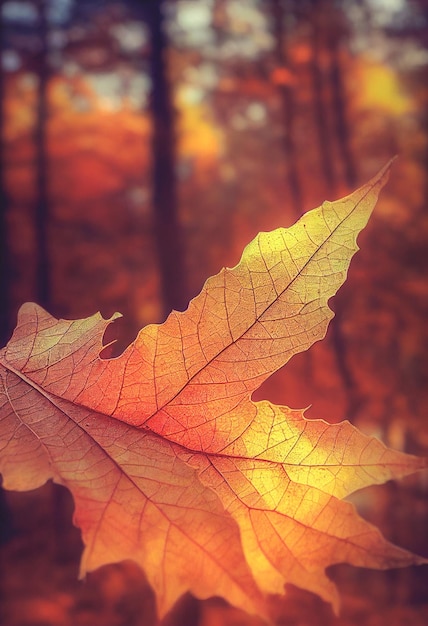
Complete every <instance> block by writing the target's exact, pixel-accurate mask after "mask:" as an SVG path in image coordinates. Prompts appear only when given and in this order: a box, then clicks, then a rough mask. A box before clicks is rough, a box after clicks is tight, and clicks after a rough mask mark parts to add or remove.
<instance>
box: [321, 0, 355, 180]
mask: <svg viewBox="0 0 428 626" xmlns="http://www.w3.org/2000/svg"><path fill="white" fill-rule="evenodd" d="M327 10H328V11H330V13H331V15H332V17H333V18H334V16H335V17H336V19H332V23H331V24H330V28H328V29H327V46H328V50H329V54H330V84H331V94H332V109H333V119H334V121H335V130H336V137H337V142H338V147H339V156H340V160H341V162H342V165H343V171H344V177H345V182H346V185H347V186H348V187H349V188H350V189H353V188H354V187H355V186H356V185H357V175H356V171H355V164H354V158H353V155H352V150H351V133H350V128H349V124H348V120H347V116H346V93H345V85H344V80H343V71H342V67H341V63H340V42H341V40H342V38H343V32H342V29H343V15H342V14H341V12H340V11H341V10H340V8H336V7H334V5H333V4H332V3H331V2H328V5H327ZM334 25H336V29H334V28H333V27H334Z"/></svg>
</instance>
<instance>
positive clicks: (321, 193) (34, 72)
mask: <svg viewBox="0 0 428 626" xmlns="http://www.w3.org/2000/svg"><path fill="white" fill-rule="evenodd" d="M0 31H1V59H2V73H1V81H0V144H1V145H0V154H1V158H0V193H1V224H0V236H1V242H0V250H1V266H0V283H1V284H0V288H1V298H0V307H1V309H0V316H1V320H0V321H1V339H2V342H3V344H4V343H5V342H6V341H7V340H8V338H9V336H10V334H11V332H12V329H13V326H14V324H15V320H16V313H17V310H18V308H19V306H20V305H21V304H22V303H23V302H25V301H28V300H33V301H36V302H38V303H39V304H41V305H43V306H44V307H45V308H47V309H48V310H49V311H50V312H51V313H52V314H54V315H56V316H58V317H65V318H79V317H83V316H87V315H90V314H92V313H94V312H95V311H97V310H101V312H102V313H103V315H104V316H110V315H111V314H112V313H113V312H115V311H120V312H121V313H122V314H123V318H122V320H121V321H119V322H115V323H114V324H113V325H112V326H113V327H112V329H111V334H112V336H115V337H116V338H117V340H118V341H117V343H116V346H115V350H116V353H118V352H120V351H121V350H122V349H123V347H124V346H125V345H127V343H128V342H129V341H131V340H132V339H133V337H135V335H136V333H137V332H138V330H139V329H140V328H141V327H142V326H143V325H145V324H147V323H151V322H161V321H163V320H164V319H165V317H166V315H167V314H168V312H169V311H170V310H171V309H172V308H175V309H178V310H184V308H185V307H186V305H187V303H188V301H189V299H190V298H191V297H193V296H194V295H196V294H197V293H198V292H199V290H200V288H201V286H202V284H203V282H204V280H205V279H206V278H207V277H208V276H210V275H211V274H214V273H216V272H217V271H218V270H219V269H220V268H221V267H222V266H224V265H226V266H232V265H234V264H236V263H237V261H238V260H239V257H240V254H241V251H242V248H243V246H244V245H245V244H246V243H248V242H249V241H250V239H251V238H252V237H254V236H255V235H256V233H257V232H258V231H260V230H271V229H273V228H275V227H277V226H288V225H290V224H292V223H293V222H294V221H295V220H296V218H298V217H299V216H300V215H301V214H302V213H303V212H304V211H306V210H308V209H310V208H313V207H314V206H317V205H319V204H320V203H321V202H322V201H323V200H325V199H329V200H334V199H335V198H337V197H340V196H342V195H345V194H346V193H348V192H349V191H351V190H352V189H354V188H355V187H357V186H358V185H359V184H362V183H364V182H366V181H367V180H368V179H369V178H370V177H371V176H372V175H374V174H375V173H376V171H377V170H378V169H379V168H380V167H381V166H382V165H384V163H385V162H386V161H387V160H389V159H390V158H391V157H392V156H394V155H396V154H397V155H398V156H399V158H398V160H397V161H396V162H395V164H394V166H393V170H392V174H391V179H390V182H389V184H388V186H387V188H386V189H385V190H384V191H383V192H382V195H381V199H380V201H379V204H378V207H377V209H376V211H375V214H374V216H373V218H372V220H371V223H370V224H369V226H368V227H367V229H366V231H365V232H364V233H363V234H362V235H361V236H360V238H359V244H360V246H361V248H362V250H361V252H359V253H358V255H357V257H356V258H355V260H354V261H353V264H352V266H351V270H350V274H349V278H348V281H347V284H346V285H345V286H344V287H343V288H342V289H341V290H340V292H339V294H338V295H337V297H335V299H334V301H333V302H332V307H333V308H334V310H335V312H336V317H335V319H334V322H333V323H332V324H331V327H330V329H329V331H328V334H327V337H326V339H325V340H324V341H323V342H320V343H318V344H316V345H315V346H314V347H313V348H312V349H311V350H310V351H309V352H307V353H305V354H302V355H299V356H296V357H294V358H293V359H292V361H291V362H290V363H289V364H288V365H287V367H286V368H285V369H284V371H280V372H278V373H277V374H275V375H274V376H273V377H272V378H271V379H270V380H269V381H268V382H267V383H265V384H264V386H263V387H262V388H261V389H260V391H258V392H257V398H268V399H270V400H273V401H275V402H280V403H282V404H288V405H289V406H292V407H303V406H308V405H311V408H310V409H309V410H308V412H307V416H308V417H313V418H318V417H320V418H323V419H326V420H328V421H331V422H337V421H339V420H342V419H344V418H347V419H350V420H351V421H352V422H353V423H354V424H356V425H357V426H358V427H359V428H360V429H362V430H363V431H364V432H366V433H369V434H372V435H375V436H378V437H380V438H381V439H382V440H383V441H384V442H385V443H387V444H388V445H390V446H392V447H394V448H396V449H400V450H403V451H406V452H411V453H415V454H427V452H428V424H427V419H428V418H427V411H426V410H427V405H428V360H427V356H428V351H427V338H428V325H427V313H428V282H427V269H428V211H427V205H426V203H427V195H428V194H427V192H428V176H427V165H428V117H427V110H428V106H427V105H428V3H427V1H426V0H343V1H334V0H175V1H174V0H162V1H161V0H140V1H137V0H128V1H122V2H118V1H113V0H111V1H109V0H79V1H77V0H33V1H30V0H29V1H12V0H10V1H3V2H1V20H0ZM427 496H428V476H427V474H426V473H425V474H424V473H421V474H419V475H416V476H414V477H410V478H409V479H406V480H404V481H402V482H401V483H400V484H396V483H388V484H387V485H385V486H383V487H376V488H373V489H368V490H365V491H363V492H361V493H358V494H356V496H355V497H354V501H355V503H356V505H357V506H358V508H359V510H360V511H361V513H362V515H364V517H366V519H369V520H371V521H373V522H374V523H376V524H378V525H379V527H380V528H381V530H382V532H383V533H384V534H385V535H386V536H387V537H388V538H389V539H391V540H392V541H394V542H397V543H399V544H400V545H402V546H404V547H407V548H408V549H411V550H413V551H416V552H418V553H420V554H423V555H425V556H428V499H427ZM72 510H73V505H72V501H71V497H70V495H69V494H68V493H67V491H66V490H64V489H62V488H60V487H57V486H53V485H50V484H49V485H46V486H45V487H43V488H42V489H39V490H37V491H35V492H32V493H11V492H4V491H2V492H1V539H2V542H1V548H0V567H1V570H0V593H1V614H0V622H1V624H3V625H4V626H153V625H154V623H155V612H154V600H153V594H152V592H151V590H150V589H149V588H148V587H147V585H146V583H145V580H144V576H143V574H142V572H141V571H140V570H139V569H138V567H136V566H135V565H133V564H132V563H122V564H116V565H111V566H108V567H104V568H102V569H100V570H98V571H97V572H94V573H92V574H90V575H89V576H88V578H87V580H86V581H78V580H77V574H78V565H79V557H80V553H81V540H80V534H79V531H78V530H77V529H76V528H74V527H73V525H72V521H71V520H72ZM330 573H331V576H332V577H333V578H334V580H335V581H336V582H337V584H338V585H339V588H340V591H341V594H342V598H343V608H342V613H341V616H340V617H335V616H333V614H332V613H331V610H330V608H329V607H328V606H327V605H325V604H323V603H322V601H321V600H319V599H317V598H315V597H314V596H312V595H311V594H309V593H304V592H301V591H299V590H296V589H290V590H289V595H288V601H287V603H286V604H285V605H284V620H283V622H282V624H283V625H287V626H306V625H307V626H312V625H313V626H354V625H355V626H356V625H357V624H358V625H360V624H361V625H364V626H365V625H367V626H377V625H386V624H388V626H405V625H409V624H412V626H413V625H414V626H419V625H422V624H426V623H428V591H427V590H428V567H427V566H425V567H419V568H408V569H406V570H397V571H392V572H372V571H368V570H357V569H352V568H350V567H347V566H336V567H334V568H332V569H331V572H330ZM166 623H167V624H168V625H169V626H197V625H198V626H250V625H251V626H256V625H257V626H258V625H259V624H260V622H259V621H258V620H257V619H254V618H249V617H248V616H246V615H245V614H243V613H240V612H239V611H237V610H234V609H232V608H231V607H228V606H227V605H225V604H224V603H223V602H222V601H220V600H218V599H212V600H208V601H204V602H200V601H196V600H194V599H192V598H191V597H190V596H189V597H186V598H184V600H183V601H182V602H181V603H180V605H179V606H177V608H176V610H175V612H173V614H172V615H170V616H169V617H168V619H167V621H166Z"/></svg>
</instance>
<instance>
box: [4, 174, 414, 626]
mask: <svg viewBox="0 0 428 626" xmlns="http://www.w3.org/2000/svg"><path fill="white" fill-rule="evenodd" d="M388 169H389V168H388V166H387V167H386V168H384V170H382V171H381V172H380V173H379V174H378V175H377V176H376V177H375V178H374V179H372V180H371V181H370V182H369V183H368V184H367V185H365V186H364V187H362V188H361V189H359V190H358V191H356V192H354V193H353V194H352V195H350V196H348V197H346V198H344V199H342V200H338V201H336V202H333V203H331V202H325V203H324V204H323V205H322V206H321V207H319V208H318V209H315V210H313V211H310V212H308V213H307V214H305V215H304V216H303V217H302V218H301V219H300V220H299V221H298V222H297V223H296V224H295V225H294V226H292V227H291V228H289V229H277V230H275V231H273V232H271V233H260V234H259V235H258V236H257V237H256V238H255V239H254V241H252V242H251V243H250V244H249V245H248V246H247V247H246V248H245V250H244V252H243V255H242V258H241V261H240V263H239V264H238V265H237V266H236V267H234V268H232V269H223V270H222V271H221V272H220V273H219V274H217V275H216V276H214V277H212V278H210V279H209V280H208V281H207V282H206V284H205V286H204V288H203V290H202V292H201V293H200V295H199V296H197V297H196V298H195V299H194V300H192V301H191V303H190V305H189V308H188V309H187V311H185V312H184V313H177V312H175V311H173V312H172V313H171V314H170V316H169V317H168V319H167V320H166V321H165V323H164V324H162V325H150V326H148V327H146V328H144V329H143V330H141V332H140V334H139V335H138V337H137V339H136V340H135V341H134V342H133V343H132V344H131V345H130V346H129V347H128V348H127V349H126V350H125V352H124V353H123V354H122V355H121V356H120V357H118V358H114V359H102V358H101V357H100V352H101V351H102V349H103V346H102V338H103V335H104V333H105V330H106V328H107V326H108V324H109V323H110V321H111V320H104V319H103V318H102V317H101V316H100V315H99V314H97V315H94V316H92V317H89V318H87V319H83V320H76V321H65V320H57V319H55V318H53V317H52V316H50V315H49V314H48V313H47V312H45V311H44V310H43V309H41V308H40V307H38V306H37V305H35V304H26V305H24V306H23V307H22V309H21V311H20V314H19V319H18V324H17V327H16V330H15V332H14V334H13V337H12V339H11V341H10V342H9V344H8V345H7V347H6V348H5V349H3V350H2V351H1V352H0V376H1V382H0V385H1V387H0V402H1V404H0V418H1V435H0V470H1V472H2V474H3V479H4V487H5V488H6V489H14V490H29V489H34V488H36V487H38V486H40V485H42V484H44V483H45V482H46V481H47V480H49V479H53V480H54V481H55V482H57V483H60V484H62V485H64V486H66V487H67V488H68V489H69V490H70V491H71V493H72V494H73V498H74V501H75V517H74V521H75V524H76V525H77V526H78V527H79V528H80V529H81V531H82V537H83V541H84V544H85V549H84V554H83V556H82V562H81V575H82V576H83V575H84V574H85V572H87V571H91V570H93V569H95V568H97V567H99V566H100V565H103V564H106V563H112V562H116V561H120V560H124V559H133V560H134V561H136V562H137V563H138V564H139V565H140V566H141V567H142V568H143V570H144V572H145V574H146V576H147V579H148V581H149V582H150V584H151V585H152V587H153V589H154V590H155V593H156V597H157V602H158V608H159V613H160V614H161V615H163V614H165V613H166V612H167V611H168V610H169V609H170V608H171V606H172V605H173V604H174V603H175V602H176V600H177V599H178V598H179V597H180V596H181V595H182V594H183V593H185V592H187V591H191V592H192V593H193V594H194V595H195V596H196V597H199V598H206V597H209V596H213V595H216V596H222V597H223V598H225V599H226V600H227V601H228V602H230V603H231V604H233V605H235V606H237V607H240V608H244V609H245V610H246V611H247V612H249V613H254V614H258V615H260V616H262V617H264V618H265V619H266V620H269V619H270V618H271V617H272V613H273V608H272V607H273V605H274V600H273V597H274V596H275V595H277V594H283V593H284V586H285V584H287V583H292V584H294V585H296V586H299V587H302V588H304V589H308V590H310V591H312V592H315V593H317V594H318V595H320V596H321V597H322V598H324V599H325V600H327V601H329V602H331V603H332V604H333V606H334V608H335V609H337V607H338V597H337V591H336V588H335V586H334V584H333V583H332V582H331V580H330V579H329V578H328V577H327V576H326V574H325V568H326V567H328V566H329V565H332V564H334V563H342V562H346V563H351V564H353V565H357V566H364V567H372V568H387V567H401V566H405V565H409V564H414V563H425V562H426V560H424V559H422V558H421V557H418V556H415V555H412V554H411V553H409V552H407V551H405V550H403V549H401V548H398V547H396V546H394V545H392V544H391V543H389V542H388V541H386V540H385V539H384V538H383V537H382V535H381V534H380V532H379V531H378V530H377V529H376V528H375V527H374V526H372V525H370V524H369V523H367V522H365V521H364V520H363V519H362V518H361V517H359V515H358V514H357V512H356V510H355V508H354V506H353V505H352V504H350V503H349V502H346V501H344V500H342V498H343V497H345V496H347V495H348V494H350V493H352V492H353V491H355V490H357V489H360V488H362V487H364V486H366V485H371V484H375V483H381V482H384V481H386V480H388V479H390V478H397V477H400V476H403V475H405V474H408V473H411V472H414V471H416V470H418V469H421V468H423V467H426V461H425V460H424V459H419V458H416V457H413V456H410V455H406V454H403V453H400V452H395V451H393V450H389V449H387V448H386V447H385V446H384V445H383V444H382V443H381V442H380V441H378V440H377V439H374V438H369V437H367V436H365V435H363V434H362V433H360V432H359V431H358V430H357V429H356V428H354V427H353V426H352V425H351V424H350V423H349V422H342V423H340V424H335V425H329V424H328V423H326V422H324V421H322V420H307V419H306V418H305V417H304V412H303V411H302V410H293V409H290V408H288V407H286V406H276V405H273V404H272V403H270V402H267V401H261V402H253V401H252V400H251V394H252V392H253V391H254V390H255V389H257V388H258V387H259V386H260V384H261V383H262V382H263V381H264V380H266V378H268V377H269V375H270V374H272V373H273V372H274V371H276V370H277V369H278V368H280V367H282V366H283V365H284V364H285V363H286V362H287V361H288V360H289V359H290V358H291V357H292V356H293V355H294V354H297V353H298V352H301V351H304V350H306V349H308V348H309V347H310V346H311V345H312V344H313V343H314V342H315V341H317V340H320V339H322V338H323V337H324V335H325V332H326V329H327V326H328V323H329V321H330V319H331V318H332V316H333V313H332V311H331V310H330V308H329V307H328V300H329V298H331V297H332V296H333V295H334V294H335V293H336V291H337V290H338V288H339V287H340V285H341V284H342V283H343V281H344V280H345V278H346V273H347V269H348V266H349V263H350V260H351V258H352V256H353V254H354V253H355V251H356V250H357V249H358V248H357V245H356V237H357V235H358V233H359V232H360V230H361V229H362V228H363V227H364V226H365V224H366V222H367V220H368V218H369V215H370V213H371V211H372V209H373V207H374V205H375V203H376V200H377V196H378V193H379V191H380V189H381V187H382V186H383V185H384V184H385V182H386V179H387V176H388Z"/></svg>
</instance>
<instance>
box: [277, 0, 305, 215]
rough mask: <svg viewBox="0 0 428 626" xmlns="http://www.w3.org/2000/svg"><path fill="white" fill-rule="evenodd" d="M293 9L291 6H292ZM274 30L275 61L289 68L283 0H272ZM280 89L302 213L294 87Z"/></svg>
mask: <svg viewBox="0 0 428 626" xmlns="http://www.w3.org/2000/svg"><path fill="white" fill-rule="evenodd" d="M290 10H291V8H290ZM271 13H272V21H273V32H274V35H275V61H276V64H277V66H278V68H282V69H287V67H288V65H289V62H288V58H287V53H286V32H285V28H284V21H285V17H286V11H285V7H284V1H283V0H271ZM278 89H279V92H280V95H281V104H282V120H283V137H284V151H285V156H286V166H287V179H288V187H289V189H290V194H291V202H292V205H293V210H294V212H295V214H296V215H298V216H300V215H301V214H302V204H303V201H302V189H301V185H300V180H299V174H298V169H297V151H296V145H295V142H294V137H293V124H294V116H295V105H294V95H293V89H292V87H291V86H290V85H289V84H285V83H280V84H279V85H278Z"/></svg>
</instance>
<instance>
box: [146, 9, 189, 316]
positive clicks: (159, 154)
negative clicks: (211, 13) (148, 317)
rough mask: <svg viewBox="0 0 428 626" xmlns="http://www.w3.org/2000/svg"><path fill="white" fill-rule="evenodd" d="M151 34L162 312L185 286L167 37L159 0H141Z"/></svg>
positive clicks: (182, 303)
mask: <svg viewBox="0 0 428 626" xmlns="http://www.w3.org/2000/svg"><path fill="white" fill-rule="evenodd" d="M144 5H145V10H146V11H147V17H148V23H149V28H150V35H151V54H150V76H151V80H152V93H151V100H150V111H151V117H152V125H153V126H152V128H153V130H152V132H153V139H152V142H153V143H152V158H153V162H152V167H153V211H154V216H153V217H154V235H155V241H156V246H157V251H158V256H159V265H160V273H161V289H162V299H163V306H164V313H165V315H167V314H168V313H169V312H170V311H171V310H172V309H176V310H180V311H182V310H184V309H185V308H186V307H187V305H188V290H187V284H186V283H187V281H186V276H185V268H184V255H183V241H182V231H181V225H180V220H179V216H178V198H177V179H176V169H175V164H176V137H175V112H174V106H173V102H172V96H171V89H170V84H169V80H168V75H167V61H166V53H167V40H166V35H165V32H164V28H163V15H162V9H163V6H164V3H163V1H162V0H148V1H147V2H145V3H144Z"/></svg>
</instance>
